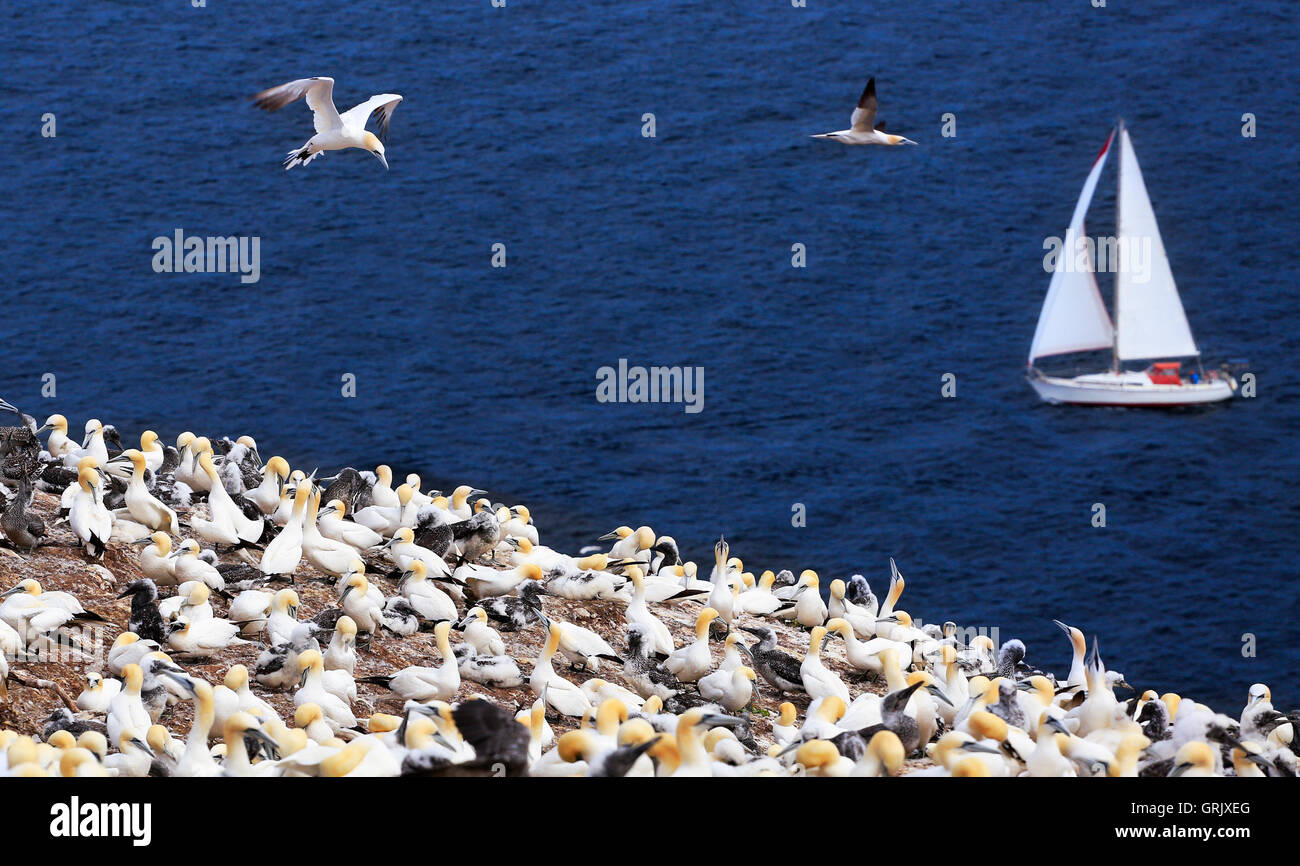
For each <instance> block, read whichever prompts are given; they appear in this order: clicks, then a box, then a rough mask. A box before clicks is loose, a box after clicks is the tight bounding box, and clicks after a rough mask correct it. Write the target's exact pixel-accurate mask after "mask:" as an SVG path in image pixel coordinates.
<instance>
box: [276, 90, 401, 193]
mask: <svg viewBox="0 0 1300 866" xmlns="http://www.w3.org/2000/svg"><path fill="white" fill-rule="evenodd" d="M304 97H305V98H306V100H307V107H308V108H310V109H311V111H312V119H313V122H314V123H315V125H316V134H315V135H313V136H312V137H311V138H309V139H308V140H307V143H306V144H304V145H303V146H302V147H300V148H298V149H297V150H291V151H289V155H288V156H287V157H285V160H284V167H285V169H286V170H287V169H291V168H293V167H294V166H295V165H306V164H307V163H309V162H311V161H312V160H313V159H315V158H316V157H318V156H320V155H321V154H322V153H324V152H325V151H327V150H345V149H347V148H350V147H355V148H359V149H361V150H364V151H366V152H367V153H369V154H371V155H372V156H374V157H375V158H376V159H378V160H379V161H380V162H382V163H383V164H384V168H385V169H387V168H388V159H387V158H386V157H385V156H384V144H383V142H384V140H386V139H387V138H388V124H389V121H390V120H391V119H392V117H393V111H394V109H396V108H397V104H398V103H399V102H401V101H402V97H401V96H399V95H398V94H396V93H381V94H379V95H378V96H372V97H370V98H369V99H367V100H366V101H365V102H362V103H361V104H359V105H355V106H353V107H352V108H349V109H348V110H347V111H345V112H343V113H342V114H340V113H339V111H338V109H337V108H335V107H334V79H333V78H330V77H328V76H324V75H322V76H316V77H314V78H299V79H298V80H296V81H290V82H288V83H286V84H280V85H277V86H275V87H271V88H268V89H266V90H263V91H262V92H261V93H259V94H257V95H256V96H254V97H253V102H254V104H255V105H256V106H257V107H258V108H264V109H266V110H267V111H274V110H276V109H278V108H283V107H284V106H286V105H288V104H289V103H291V102H296V101H297V100H299V99H303V98H304ZM372 116H374V117H376V118H378V124H379V136H378V137H376V136H375V134H374V133H372V132H369V131H368V130H367V129H366V121H367V120H369V119H370V118H371V117H372Z"/></svg>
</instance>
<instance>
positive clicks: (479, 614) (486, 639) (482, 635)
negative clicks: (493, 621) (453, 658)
mask: <svg viewBox="0 0 1300 866" xmlns="http://www.w3.org/2000/svg"><path fill="white" fill-rule="evenodd" d="M487 620H488V616H487V611H485V610H484V609H483V608H482V607H480V606H477V605H476V606H474V607H472V608H470V609H469V610H468V611H466V612H465V619H464V620H463V621H462V623H461V626H462V627H463V628H464V629H465V642H466V643H467V644H469V645H470V646H472V647H474V651H475V652H476V653H480V654H486V655H492V656H501V655H505V654H506V644H505V641H503V640H502V639H501V635H500V634H498V633H497V631H496V629H494V628H492V626H490V625H488V622H487Z"/></svg>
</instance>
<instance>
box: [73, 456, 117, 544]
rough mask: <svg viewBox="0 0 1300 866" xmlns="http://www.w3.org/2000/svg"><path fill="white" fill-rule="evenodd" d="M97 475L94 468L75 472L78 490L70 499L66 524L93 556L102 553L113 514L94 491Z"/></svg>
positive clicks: (109, 532)
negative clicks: (69, 509)
mask: <svg viewBox="0 0 1300 866" xmlns="http://www.w3.org/2000/svg"><path fill="white" fill-rule="evenodd" d="M98 477H99V475H98V473H96V472H95V470H94V469H91V468H89V467H86V468H83V469H81V470H79V471H78V472H77V487H78V488H79V489H78V492H77V495H76V497H75V498H74V499H73V500H72V510H71V512H70V513H69V514H68V524H69V525H70V526H71V527H72V531H73V532H74V533H76V535H77V538H80V539H81V543H82V545H83V546H84V547H85V548H86V551H87V552H88V553H89V554H90V555H91V556H92V557H95V558H98V557H100V556H103V555H104V550H105V549H106V547H107V545H108V539H109V537H110V536H111V535H112V534H113V514H112V512H110V511H109V510H108V509H107V508H105V507H104V504H103V502H101V501H100V499H99V496H98V495H97V494H96V492H95V482H96V481H97V479H98Z"/></svg>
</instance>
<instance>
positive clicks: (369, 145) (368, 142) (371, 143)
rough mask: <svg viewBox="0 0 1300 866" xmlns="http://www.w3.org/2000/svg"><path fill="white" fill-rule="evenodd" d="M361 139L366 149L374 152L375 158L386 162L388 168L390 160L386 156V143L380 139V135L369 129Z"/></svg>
mask: <svg viewBox="0 0 1300 866" xmlns="http://www.w3.org/2000/svg"><path fill="white" fill-rule="evenodd" d="M361 141H362V144H364V145H365V148H366V150H368V151H370V152H371V153H372V154H374V156H375V158H376V159H378V160H379V161H380V162H382V163H383V164H384V168H388V160H387V159H386V158H385V157H384V143H383V142H382V141H380V140H379V136H377V135H375V134H374V133H373V132H369V131H367V132H366V133H365V134H364V135H362V136H361Z"/></svg>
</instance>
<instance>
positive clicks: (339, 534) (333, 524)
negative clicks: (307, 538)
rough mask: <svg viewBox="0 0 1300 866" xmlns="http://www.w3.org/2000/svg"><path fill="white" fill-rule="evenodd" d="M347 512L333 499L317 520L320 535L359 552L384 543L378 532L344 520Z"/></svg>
mask: <svg viewBox="0 0 1300 866" xmlns="http://www.w3.org/2000/svg"><path fill="white" fill-rule="evenodd" d="M277 501H278V499H277ZM346 512H347V506H346V505H344V504H343V502H342V501H341V500H338V499H331V500H330V501H329V503H327V504H326V506H325V510H324V511H322V512H321V513H320V517H319V518H317V520H316V526H317V527H318V528H319V529H320V534H321V535H323V536H325V537H326V538H332V539H334V540H335V541H342V542H344V543H345V544H350V545H352V546H353V547H355V548H356V549H357V550H366V549H367V548H371V547H375V546H376V545H379V544H383V543H384V537H383V536H382V535H380V534H379V533H378V532H375V531H374V530H372V529H369V528H367V527H365V526H362V525H361V524H360V523H354V522H353V521H351V520H344V519H343V515H344V514H345V513H346Z"/></svg>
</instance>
